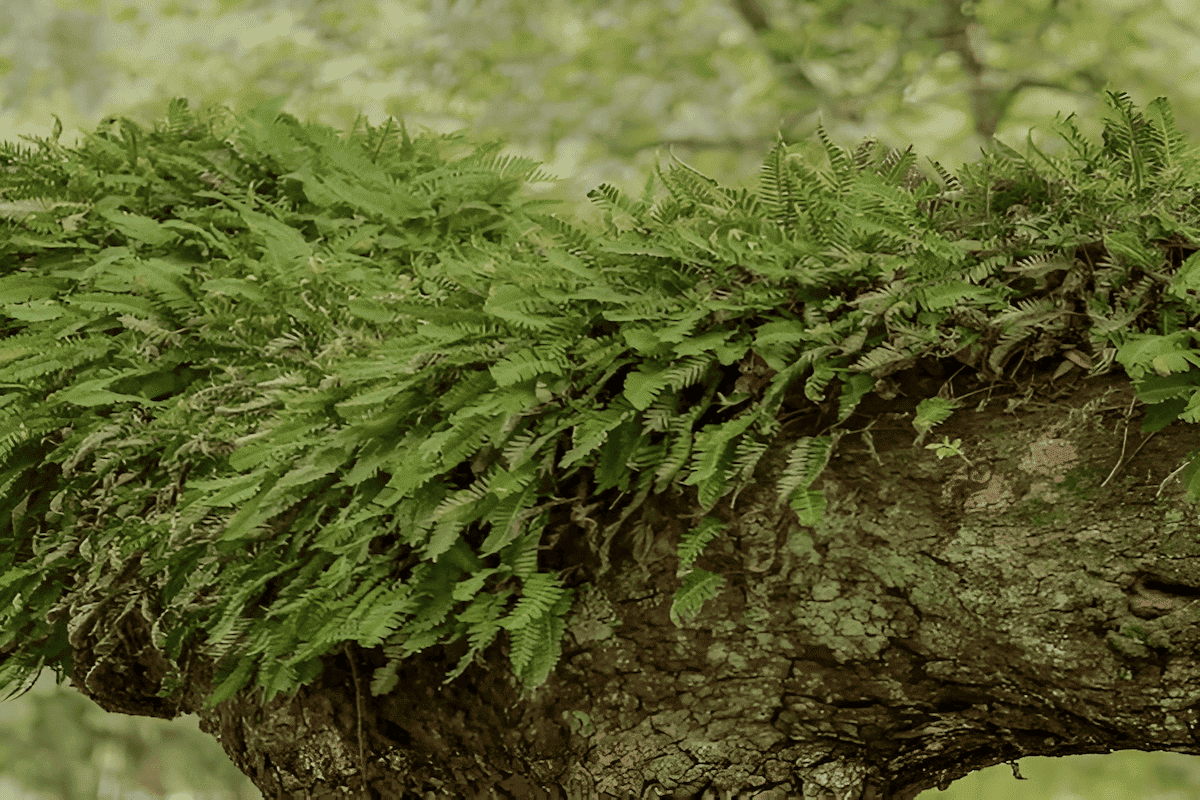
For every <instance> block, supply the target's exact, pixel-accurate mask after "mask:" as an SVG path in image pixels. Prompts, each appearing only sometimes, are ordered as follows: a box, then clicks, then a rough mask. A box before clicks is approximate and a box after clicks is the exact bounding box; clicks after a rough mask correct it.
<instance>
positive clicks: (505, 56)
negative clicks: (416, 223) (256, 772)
mask: <svg viewBox="0 0 1200 800" xmlns="http://www.w3.org/2000/svg"><path fill="white" fill-rule="evenodd" d="M952 6H953V7H952ZM262 8H263V7H262V6H255V5H244V6H236V5H228V4H226V5H225V6H223V9H222V16H223V18H224V22H225V26H226V27H224V28H222V27H221V26H220V24H216V25H214V24H213V23H214V22H217V23H219V22H220V21H221V20H220V19H212V18H209V17H208V15H207V12H204V11H201V10H197V9H191V8H189V7H188V6H186V5H183V4H175V5H173V6H170V7H164V11H166V12H167V13H166V15H165V17H164V18H163V19H160V18H159V17H158V16H156V15H151V14H148V13H147V12H145V11H144V10H141V9H140V8H133V7H126V8H120V7H116V6H111V7H105V8H103V9H102V15H103V16H106V17H107V18H109V19H111V20H113V22H112V23H111V24H108V23H106V24H104V25H99V26H98V25H97V24H96V22H97V15H96V14H95V13H92V12H88V11H85V10H80V9H76V10H71V9H67V10H63V9H61V8H58V7H55V6H50V5H42V6H38V5H35V6H33V8H32V9H23V10H22V14H21V15H19V16H18V15H16V14H13V15H12V16H11V18H10V19H9V26H10V27H9V30H10V34H9V36H8V38H7V41H8V50H7V52H9V53H10V68H11V69H10V72H9V74H8V77H7V81H6V89H7V91H6V93H5V104H6V107H7V108H8V109H9V111H10V112H11V118H13V119H14V120H17V119H23V120H24V121H25V124H26V130H29V129H30V128H29V127H28V126H30V125H32V129H34V130H36V131H37V132H38V133H41V134H44V132H45V131H46V127H47V120H46V112H48V111H54V112H56V113H59V114H60V115H61V116H62V117H63V119H64V121H65V122H67V129H68V130H71V129H72V128H73V127H75V126H76V125H78V126H80V127H83V128H85V129H90V128H91V127H92V125H93V124H94V122H95V121H97V120H98V119H99V117H100V116H103V115H105V114H118V113H120V114H126V115H128V116H131V117H133V118H135V119H139V120H140V121H143V122H145V123H149V122H150V121H151V120H153V119H155V118H157V117H158V116H160V115H161V109H162V108H163V107H164V106H165V101H166V99H167V98H169V97H171V96H173V95H176V94H186V95H188V96H189V97H191V98H193V100H198V101H217V102H224V101H228V100H231V99H240V100H242V101H243V102H241V103H239V105H241V106H242V107H245V105H247V104H252V102H254V101H257V100H259V99H261V98H262V97H263V96H265V95H269V94H275V93H279V92H284V93H288V94H289V96H290V97H291V98H292V99H291V101H290V102H289V104H288V106H287V110H289V111H291V112H293V113H295V114H296V115H297V116H299V117H301V118H313V119H320V120H322V121H326V122H330V123H331V124H335V125H337V126H338V127H342V128H349V127H350V125H351V124H352V122H353V119H354V117H355V116H356V113H357V112H358V111H359V110H364V111H366V112H367V114H368V115H369V116H372V118H373V121H378V120H379V119H380V118H381V117H382V116H383V114H385V113H394V114H397V115H403V116H404V117H405V119H406V120H407V121H409V123H410V124H413V125H414V126H415V125H416V124H419V123H421V122H425V123H427V124H430V125H431V126H434V127H436V128H441V129H445V128H455V127H459V126H461V125H462V124H468V125H469V126H470V127H471V129H472V130H473V131H475V132H478V133H485V132H496V131H501V132H504V133H506V134H507V135H509V136H510V137H512V138H513V140H514V141H515V142H516V143H518V145H519V146H522V147H524V148H525V149H526V152H532V153H533V154H535V155H537V156H539V157H546V158H547V160H548V161H550V162H551V165H552V169H557V170H560V171H562V172H564V173H568V174H570V173H575V174H574V176H573V177H572V183H568V184H566V185H563V186H560V187H556V189H555V190H554V191H555V192H560V193H561V194H563V195H566V196H570V197H573V198H581V197H582V196H583V194H584V192H585V191H586V190H587V189H591V188H593V187H594V186H595V185H597V184H598V183H599V182H600V181H601V180H609V181H611V182H613V183H616V184H617V185H621V186H624V187H626V188H630V189H636V188H637V185H638V184H640V178H641V176H644V175H645V173H646V171H647V167H648V165H649V163H650V161H651V160H652V158H653V154H654V152H655V150H656V149H657V148H658V147H661V146H662V145H663V144H674V145H675V148H676V152H677V153H679V154H680V155H683V156H684V157H686V158H688V159H689V160H692V161H693V162H694V163H696V164H698V165H699V166H701V168H703V169H705V170H706V171H708V172H710V173H711V174H714V175H716V176H718V177H722V178H725V179H727V180H729V182H737V181H746V179H747V178H748V177H750V176H753V175H754V174H755V171H756V169H757V167H758V164H759V162H760V160H761V157H762V153H763V152H765V150H766V149H767V147H768V146H769V145H770V142H771V138H772V136H773V133H774V129H775V128H776V126H778V125H779V124H780V118H781V117H782V118H783V127H784V129H785V135H786V136H787V137H788V138H799V136H801V135H803V134H805V133H807V132H808V131H811V129H812V128H813V127H814V124H815V117H816V116H818V115H819V116H821V117H822V118H823V119H824V120H825V122H826V125H827V127H828V128H829V129H830V130H831V131H832V132H833V134H834V136H835V137H837V138H839V139H840V140H842V141H847V142H850V143H852V142H853V141H854V140H856V139H857V138H858V137H859V136H861V135H865V134H867V133H872V134H875V135H879V136H880V137H881V138H883V139H884V141H887V142H889V143H892V144H900V145H903V144H906V143H907V142H908V141H910V140H913V139H916V140H918V141H919V142H921V143H922V146H921V147H920V149H921V151H922V152H923V153H927V154H929V155H932V156H934V157H938V158H941V159H943V160H944V161H946V162H947V163H951V164H952V163H953V162H954V160H955V157H956V156H957V157H961V158H963V159H967V160H973V158H974V156H975V153H976V152H977V149H976V147H977V144H978V141H977V140H976V139H975V138H973V137H975V136H976V135H977V134H985V135H986V133H987V132H988V131H991V130H999V132H1000V135H1001V136H1002V137H1012V138H1010V139H1009V140H1010V141H1014V142H1015V141H1017V140H1019V139H1020V138H1021V134H1022V133H1023V127H1024V126H1027V125H1029V124H1032V123H1033V122H1039V123H1040V122H1044V121H1045V120H1046V119H1048V118H1049V117H1050V116H1052V114H1053V112H1054V111H1057V110H1068V111H1069V110H1074V109H1075V108H1076V106H1073V105H1072V103H1078V104H1079V106H1078V108H1079V110H1081V111H1091V112H1094V109H1093V108H1091V107H1090V104H1091V103H1092V102H1093V100H1092V97H1091V96H1090V95H1087V94H1085V92H1086V91H1087V90H1088V89H1090V88H1091V87H1094V86H1095V85H1097V83H1102V82H1103V80H1104V79H1105V78H1107V79H1110V80H1113V81H1114V82H1115V83H1116V84H1118V85H1120V86H1123V87H1129V88H1131V89H1132V90H1133V91H1135V93H1136V91H1137V89H1138V87H1145V95H1144V96H1140V97H1138V98H1137V99H1138V100H1139V101H1143V102H1144V101H1145V100H1147V99H1149V97H1152V96H1154V95H1156V94H1160V93H1168V94H1170V96H1171V98H1172V101H1173V104H1174V105H1175V108H1176V110H1177V113H1178V114H1179V117H1180V119H1181V121H1182V123H1183V125H1184V127H1185V128H1190V127H1191V126H1190V121H1191V120H1193V119H1194V118H1195V116H1196V115H1195V114H1194V113H1192V111H1193V109H1194V105H1193V104H1194V90H1193V89H1192V88H1191V87H1192V84H1190V83H1189V75H1187V74H1186V73H1184V74H1181V72H1180V64H1188V63H1193V62H1194V59H1188V58H1184V57H1181V56H1180V55H1179V54H1180V53H1181V52H1182V51H1181V50H1179V49H1178V46H1177V47H1176V48H1175V49H1172V47H1170V46H1167V47H1162V46H1161V45H1162V44H1164V43H1166V44H1168V45H1170V44H1173V43H1177V42H1185V41H1186V40H1187V37H1188V36H1189V35H1191V33H1192V32H1191V31H1190V30H1189V29H1188V27H1187V26H1188V25H1190V17H1189V16H1188V15H1186V14H1184V13H1176V7H1175V6H1162V7H1159V6H1155V5H1153V4H1149V5H1146V4H1138V5H1137V6H1136V7H1134V8H1132V9H1125V10H1122V9H1120V8H1117V7H1109V6H1103V7H1102V6H1099V5H1086V6H1085V5H1084V4H1073V5H1069V6H1064V5H1062V4H1058V5H1049V6H1042V5H1031V6H1030V8H1029V13H1028V14H1013V13H1009V12H1008V9H1010V8H1011V4H1005V5H1004V7H1003V8H1002V7H1001V5H1000V4H997V5H995V6H993V7H989V6H987V5H986V4H981V5H980V6H978V7H976V8H975V9H974V10H970V9H968V10H967V11H962V10H960V9H959V7H958V6H957V5H955V4H948V5H945V6H943V5H939V4H932V3H930V4H912V6H911V7H904V6H897V5H896V4H879V6H878V7H874V6H868V5H867V4H845V5H843V6H841V7H835V6H833V5H832V4H823V5H821V6H814V5H810V4H775V5H766V4H764V5H763V6H761V7H757V6H753V5H751V4H746V3H737V4H731V5H728V6H725V5H720V4H711V3H699V4H687V3H680V4H677V5H676V6H671V5H670V4H664V5H662V6H656V7H654V8H652V9H651V8H646V7H640V6H638V4H630V6H629V7H625V6H621V5H617V6H612V7H610V8H609V9H607V10H602V11H596V10H593V9H591V8H590V7H589V8H587V9H582V10H581V9H576V8H573V7H572V6H570V5H566V4H550V3H548V4H546V5H545V6H544V7H535V6H529V5H528V4H524V3H520V4H513V6H512V7H509V6H506V5H504V4H487V5H483V4H479V5H473V4H465V3H458V4H454V5H453V6H451V5H446V4H442V5H438V4H434V5H431V6H429V7H426V8H419V9H412V8H408V7H404V6H398V5H380V6H378V7H376V6H374V5H372V4H365V5H364V6H363V7H362V10H361V12H360V13H358V14H355V13H353V12H350V13H348V12H347V11H346V10H345V9H346V6H345V4H339V8H338V10H337V11H330V10H329V9H327V8H322V6H321V5H320V4H312V5H310V6H305V5H303V4H295V3H293V4H289V5H288V6H286V7H278V8H277V9H276V10H277V11H278V12H279V13H278V14H277V15H276V16H275V17H274V18H271V19H267V18H258V14H259V12H260V11H261V10H262ZM9 13H11V12H9ZM893 13H895V14H896V15H897V16H894V17H893V16H889V15H892V14H893ZM1115 16H1120V17H1121V18H1122V19H1123V20H1124V21H1125V24H1122V25H1112V24H1111V22H1110V20H1111V19H1113V18H1114V17H1115ZM256 18H258V19H259V20H260V22H261V24H260V25H258V26H255V25H254V24H248V20H254V19H256ZM739 18H740V19H739ZM380 20H384V21H385V24H380ZM893 20H894V22H893ZM1030 20H1032V21H1033V23H1032V24H1029V25H1027V23H1029V21H1030ZM743 21H744V24H743ZM140 25H147V26H148V27H145V28H144V29H142V30H141V32H140V33H139V31H138V27H139V26H140ZM289 25H290V26H291V27H288V26H289ZM214 29H215V31H216V33H217V34H218V35H220V34H221V32H222V31H229V32H232V31H234V30H239V31H249V32H250V33H251V35H254V34H255V33H256V32H257V33H258V35H259V37H260V39H261V41H260V42H259V43H257V44H253V45H252V46H251V47H250V48H249V49H248V50H245V51H239V50H238V49H237V48H227V49H226V51H225V54H222V53H221V52H220V50H219V47H218V48H213V49H215V50H217V52H215V53H214V52H210V51H209V49H207V48H206V46H205V42H210V41H212V39H211V38H209V37H211V36H212V33H213V31H214ZM189 31H190V32H192V33H191V35H192V36H193V38H194V39H195V40H196V42H197V45H196V46H193V47H190V48H189V47H183V46H180V44H179V41H180V39H183V40H184V41H186V40H187V38H188V37H189ZM201 31H203V35H201V33H200V32H201ZM293 31H294V33H292V35H289V33H291V32H293ZM897 31H899V32H900V33H899V34H897ZM938 31H941V32H943V34H944V36H943V37H942V38H939V37H938V36H931V35H929V34H930V33H931V32H932V33H937V32H938ZM43 32H44V33H45V38H44V39H43V38H42V35H43ZM170 32H175V33H177V34H179V37H178V38H173V37H172V36H171V35H169V33H170ZM122 36H124V37H125V38H124V39H122V38H121V37H122ZM114 37H115V39H114ZM114 40H115V41H119V42H122V43H123V44H124V48H123V49H121V48H118V49H113V48H112V45H111V43H112V42H113V41H114ZM155 42H157V43H159V47H160V50H159V51H158V52H154V51H149V52H147V51H139V49H138V48H139V47H141V46H143V45H147V46H152V43H155ZM163 43H166V44H165V45H164V44H163ZM534 43H536V46H534ZM943 44H944V46H943ZM1152 45H1153V46H1152ZM39 46H43V47H44V49H42V50H40V52H39ZM531 54H533V55H531ZM1037 54H1042V56H1041V57H1039V56H1038V55H1037ZM1064 54H1069V55H1064ZM1041 58H1044V63H1043V62H1042V61H1041V60H1040V59H1041ZM176 59H178V60H176ZM168 62H175V63H174V66H167V67H166V68H165V69H164V64H166V63H168ZM1099 65H1103V71H1101V69H1100V66H1099ZM631 67H632V69H631ZM1031 70H1032V72H1031ZM122 73H124V74H127V75H131V76H133V77H134V78H135V80H136V78H137V76H140V75H144V74H154V75H156V76H160V77H157V78H156V83H155V84H153V85H152V86H150V87H145V88H148V89H149V91H148V92H145V91H143V99H139V100H136V101H135V100H131V99H130V95H129V94H128V91H129V87H130V86H131V85H136V84H132V83H131V82H129V81H127V80H124V81H123V76H122ZM1168 76H1169V78H1170V79H1171V85H1170V86H1160V85H1159V84H1161V83H1162V81H1163V78H1165V77H1168ZM245 87H253V89H252V90H251V91H249V92H246V93H245V94H244V96H241V93H242V92H243V90H244V89H245ZM968 90H969V91H968ZM370 92H374V93H375V98H374V99H373V100H367V99H364V98H366V97H369V94H368V93H370ZM356 95H357V96H356ZM447 97H449V101H447V99H446V98H447ZM447 107H449V108H450V110H451V111H452V112H453V113H447V111H446V109H447ZM531 109H536V113H530V110H531ZM879 109H885V110H886V111H884V112H880V111H879ZM72 110H74V112H73V113H72ZM1080 116H1081V118H1082V119H1084V120H1090V119H1091V118H1093V117H1094V113H1083V114H1081V115H1080ZM664 120H665V122H664ZM9 138H11V137H9ZM584 165H586V169H579V168H578V167H581V166H584ZM635 176H637V177H636V178H635ZM747 182H748V181H747ZM585 208H586V207H585Z"/></svg>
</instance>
